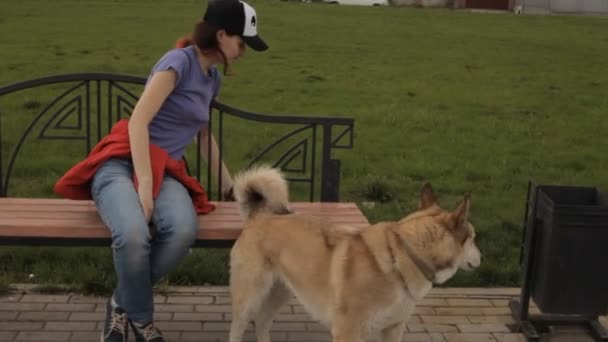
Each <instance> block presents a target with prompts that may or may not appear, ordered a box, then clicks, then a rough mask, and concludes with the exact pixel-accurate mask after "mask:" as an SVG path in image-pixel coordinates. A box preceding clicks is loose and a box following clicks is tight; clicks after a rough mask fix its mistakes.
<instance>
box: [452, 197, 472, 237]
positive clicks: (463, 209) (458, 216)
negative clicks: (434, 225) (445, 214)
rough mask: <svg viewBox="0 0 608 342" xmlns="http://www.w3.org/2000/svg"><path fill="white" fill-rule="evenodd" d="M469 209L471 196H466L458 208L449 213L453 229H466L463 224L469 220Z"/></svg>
mask: <svg viewBox="0 0 608 342" xmlns="http://www.w3.org/2000/svg"><path fill="white" fill-rule="evenodd" d="M470 207H471V195H470V194H466V195H464V198H463V199H462V201H460V204H458V207H457V208H456V209H455V210H454V211H453V212H452V213H450V216H451V218H452V223H453V225H454V229H458V228H461V227H467V225H466V224H465V223H466V222H467V221H468V220H469V208H470Z"/></svg>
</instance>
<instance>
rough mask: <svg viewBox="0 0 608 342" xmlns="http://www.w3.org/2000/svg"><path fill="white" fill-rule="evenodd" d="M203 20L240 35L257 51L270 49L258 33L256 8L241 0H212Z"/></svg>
mask: <svg viewBox="0 0 608 342" xmlns="http://www.w3.org/2000/svg"><path fill="white" fill-rule="evenodd" d="M203 20H205V21H206V22H208V23H209V24H211V25H214V26H216V27H218V28H220V29H224V30H226V32H227V33H229V34H236V35H239V36H240V37H241V38H242V39H243V41H244V42H245V44H247V45H248V46H250V47H251V48H252V49H254V50H256V51H264V50H266V49H268V45H266V43H265V42H264V41H263V40H262V38H260V36H259V35H258V29H257V27H258V18H257V15H256V13H255V9H254V8H253V7H251V6H250V5H249V4H247V3H246V2H243V1H240V0H210V1H209V4H208V5H207V12H205V16H204V17H203Z"/></svg>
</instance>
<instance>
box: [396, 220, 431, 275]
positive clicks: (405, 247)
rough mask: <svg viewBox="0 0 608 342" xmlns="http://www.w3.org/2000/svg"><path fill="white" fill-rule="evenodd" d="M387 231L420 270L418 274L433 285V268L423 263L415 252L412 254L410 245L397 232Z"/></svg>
mask: <svg viewBox="0 0 608 342" xmlns="http://www.w3.org/2000/svg"><path fill="white" fill-rule="evenodd" d="M389 230H390V231H391V233H393V236H394V237H395V240H397V243H398V244H399V246H400V247H402V248H403V250H405V253H407V256H409V257H410V259H412V261H413V262H414V264H415V265H416V267H417V268H418V269H419V270H420V272H422V274H423V275H424V277H425V278H426V279H427V280H428V281H430V282H431V283H432V284H435V268H434V267H433V266H431V265H429V263H428V262H426V261H424V260H423V259H422V258H421V257H419V256H418V254H416V252H414V250H413V249H412V246H410V244H409V243H407V241H405V240H404V239H403V238H402V237H401V235H399V233H398V232H396V231H395V230H394V229H389Z"/></svg>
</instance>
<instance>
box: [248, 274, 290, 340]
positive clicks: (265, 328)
mask: <svg viewBox="0 0 608 342" xmlns="http://www.w3.org/2000/svg"><path fill="white" fill-rule="evenodd" d="M290 297H291V291H289V289H288V288H287V287H285V285H283V284H282V283H281V282H280V281H276V282H275V283H274V286H273V287H272V289H271V290H270V292H269V293H268V295H267V296H266V297H265V298H264V299H263V301H262V303H261V305H260V310H259V311H258V314H257V316H256V318H255V334H256V336H257V338H258V342H270V326H271V325H272V320H273V318H274V316H275V314H276V313H277V311H279V309H280V308H281V306H283V305H284V304H285V303H287V301H289V298H290Z"/></svg>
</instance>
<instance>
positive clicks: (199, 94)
mask: <svg viewBox="0 0 608 342" xmlns="http://www.w3.org/2000/svg"><path fill="white" fill-rule="evenodd" d="M169 69H172V70H174V71H175V72H176V74H177V81H176V84H175V89H173V91H172V92H171V94H169V96H168V97H167V99H166V100H165V102H164V103H163V104H162V106H161V108H160V110H159V111H158V113H157V114H156V116H155V117H154V118H153V119H152V121H151V122H150V125H149V131H150V143H152V144H155V145H157V146H159V147H161V148H163V149H165V150H166V151H167V152H168V153H169V155H170V156H171V157H172V158H173V159H177V160H179V159H181V158H182V156H183V155H184V149H185V148H186V146H187V145H188V144H190V143H192V141H193V139H194V137H195V136H196V134H197V133H198V131H200V129H201V128H202V127H203V125H206V124H207V123H208V122H209V104H210V102H211V100H212V99H213V98H214V97H215V96H217V94H218V91H219V88H220V83H221V76H220V73H219V72H218V70H217V69H216V68H215V67H211V68H210V69H209V75H207V74H205V73H204V72H203V69H202V68H201V66H200V64H199V62H198V60H197V58H196V51H195V50H194V47H193V46H188V47H185V48H180V49H173V50H170V51H169V52H167V53H166V54H165V55H164V56H163V57H162V58H161V59H160V60H159V61H158V63H157V64H156V65H155V66H154V67H153V68H152V71H151V73H150V77H151V76H152V75H153V74H154V73H155V72H157V71H163V70H169ZM150 77H149V78H148V81H149V80H150Z"/></svg>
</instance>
